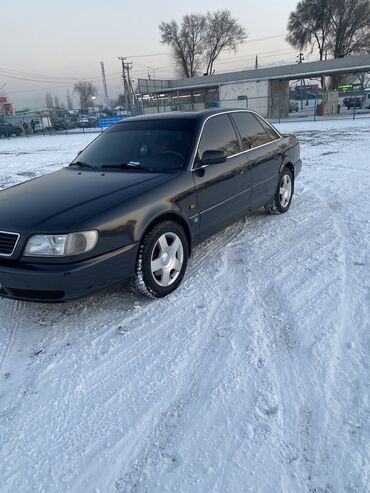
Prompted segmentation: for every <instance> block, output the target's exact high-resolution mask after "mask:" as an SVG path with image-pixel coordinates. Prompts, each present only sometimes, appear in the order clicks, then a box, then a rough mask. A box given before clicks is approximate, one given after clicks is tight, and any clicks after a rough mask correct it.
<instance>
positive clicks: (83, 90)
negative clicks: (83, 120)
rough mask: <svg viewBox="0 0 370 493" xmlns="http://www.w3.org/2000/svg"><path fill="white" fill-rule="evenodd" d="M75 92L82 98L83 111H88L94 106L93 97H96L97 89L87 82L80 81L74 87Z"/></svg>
mask: <svg viewBox="0 0 370 493" xmlns="http://www.w3.org/2000/svg"><path fill="white" fill-rule="evenodd" d="M73 92H76V93H77V94H78V95H79V97H80V106H81V109H82V110H86V109H87V108H88V107H89V106H92V97H93V96H96V93H97V89H96V87H95V86H94V85H93V84H92V83H91V82H89V81H87V80H80V81H78V82H76V84H75V85H74V89H73Z"/></svg>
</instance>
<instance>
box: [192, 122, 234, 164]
mask: <svg viewBox="0 0 370 493" xmlns="http://www.w3.org/2000/svg"><path fill="white" fill-rule="evenodd" d="M216 150H218V151H225V152H226V155H227V156H232V155H233V154H237V153H238V152H240V147H239V143H238V138H237V136H236V133H235V130H234V127H233V126H232V124H231V121H230V119H229V117H228V116H227V115H217V116H213V117H212V118H210V119H209V120H208V121H207V122H206V124H205V126H204V129H203V133H202V137H201V139H200V143H199V147H198V155H197V158H199V159H201V158H202V156H203V152H204V151H216Z"/></svg>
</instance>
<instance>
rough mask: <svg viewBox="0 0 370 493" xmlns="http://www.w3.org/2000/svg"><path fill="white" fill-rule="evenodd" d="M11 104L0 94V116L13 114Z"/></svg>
mask: <svg viewBox="0 0 370 493" xmlns="http://www.w3.org/2000/svg"><path fill="white" fill-rule="evenodd" d="M13 113H14V112H13V105H12V103H9V102H8V100H7V98H6V97H5V96H0V117H5V116H11V115H13Z"/></svg>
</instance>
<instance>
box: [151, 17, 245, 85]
mask: <svg viewBox="0 0 370 493" xmlns="http://www.w3.org/2000/svg"><path fill="white" fill-rule="evenodd" d="M159 30H160V32H161V42H162V43H163V44H166V45H168V46H170V48H171V51H172V58H173V59H174V61H175V64H176V66H177V71H178V73H179V75H180V76H182V77H186V78H188V77H194V76H195V75H197V74H199V71H200V69H201V68H202V67H203V69H204V67H205V72H206V74H213V73H214V63H215V61H216V60H217V58H218V57H219V56H220V54H221V53H222V52H225V51H236V50H237V47H238V46H239V45H240V44H241V43H243V42H244V41H245V39H246V37H247V35H246V32H245V29H244V28H243V27H242V26H241V25H240V24H239V22H238V20H237V19H235V18H233V17H232V16H231V13H230V12H229V11H228V10H218V11H216V12H208V13H207V14H206V15H202V14H190V15H185V16H184V17H183V18H182V21H181V24H180V25H179V24H178V23H177V22H176V21H174V20H172V21H170V22H162V23H161V24H160V26H159ZM203 71H204V70H203Z"/></svg>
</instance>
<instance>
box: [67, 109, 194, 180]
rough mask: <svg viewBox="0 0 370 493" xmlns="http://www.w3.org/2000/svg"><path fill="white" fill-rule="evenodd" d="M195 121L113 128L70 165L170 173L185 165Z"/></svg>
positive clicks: (135, 123) (149, 122) (130, 123)
mask: <svg viewBox="0 0 370 493" xmlns="http://www.w3.org/2000/svg"><path fill="white" fill-rule="evenodd" d="M195 128H196V121H195V120H192V119H190V118H189V119H188V118H179V119H177V118H170V119H163V120H160V119H158V120H154V119H153V120H141V121H140V120H137V121H126V122H122V123H118V124H116V125H113V126H112V127H110V128H109V129H108V130H106V131H105V132H104V133H103V134H102V135H101V136H99V137H98V138H96V139H95V140H94V141H93V142H92V143H91V144H90V145H89V146H88V147H86V149H85V150H84V151H82V152H81V153H80V154H79V155H78V157H76V159H75V160H74V161H73V162H72V163H71V164H72V165H73V164H76V165H78V163H80V164H81V163H83V164H85V165H89V166H93V167H96V168H110V167H112V169H113V168H114V169H118V170H130V169H132V170H134V169H135V168H136V169H138V170H139V169H140V170H144V171H145V170H149V171H161V172H162V171H173V170H180V169H183V168H184V167H185V165H186V163H187V160H188V157H189V154H190V151H191V146H192V142H193V138H194V135H195Z"/></svg>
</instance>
